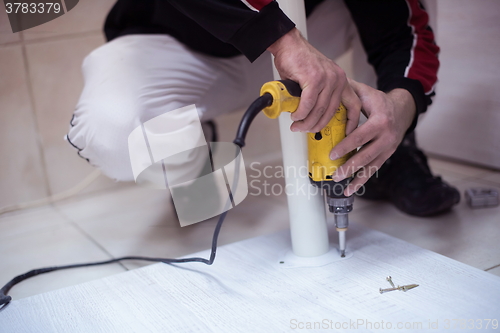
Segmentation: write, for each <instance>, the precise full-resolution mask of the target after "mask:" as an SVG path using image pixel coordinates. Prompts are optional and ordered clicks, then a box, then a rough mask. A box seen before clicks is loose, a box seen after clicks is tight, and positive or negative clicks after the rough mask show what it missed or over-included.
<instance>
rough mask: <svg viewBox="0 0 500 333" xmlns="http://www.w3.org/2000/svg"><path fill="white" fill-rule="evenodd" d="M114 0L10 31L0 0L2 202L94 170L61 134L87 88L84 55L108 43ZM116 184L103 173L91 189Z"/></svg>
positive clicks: (59, 187) (87, 0)
mask: <svg viewBox="0 0 500 333" xmlns="http://www.w3.org/2000/svg"><path fill="white" fill-rule="evenodd" d="M113 3H114V0H81V1H80V2H79V4H78V5H77V7H75V8H74V9H73V10H71V11H70V12H68V13H66V14H65V15H63V16H61V17H59V18H57V19H55V20H53V21H51V22H48V23H46V24H43V25H41V26H38V27H35V28H32V29H29V30H27V31H24V32H20V33H15V34H14V33H12V31H11V29H10V26H9V22H8V18H7V15H6V13H5V11H4V10H3V5H2V6H0V7H1V10H0V207H3V206H7V205H11V204H15V203H19V202H25V201H29V200H34V199H38V198H41V197H45V196H47V195H50V194H54V193H59V192H61V191H64V190H66V189H68V188H70V187H72V186H74V185H76V184H77V183H79V182H80V181H81V180H82V179H83V178H85V177H86V176H87V175H88V174H90V173H91V172H92V171H93V168H92V167H91V166H89V165H88V164H87V163H86V161H84V160H82V159H81V158H79V157H78V156H77V155H76V154H75V151H74V149H72V148H71V147H70V146H69V145H68V144H67V142H65V141H64V140H63V137H64V135H65V134H66V132H67V130H68V123H69V121H70V119H71V115H72V111H73V109H74V107H75V105H76V102H77V99H78V97H79V94H80V92H81V89H82V85H83V81H82V75H81V71H80V66H81V63H82V60H83V58H84V57H85V56H86V55H87V54H88V53H89V52H90V51H92V50H93V49H95V48H96V47H98V46H99V45H101V44H102V43H103V42H104V38H103V35H102V32H101V30H102V29H101V27H102V24H103V22H104V17H105V16H106V14H107V12H108V11H109V9H110V8H111V6H112V5H113ZM110 186H114V184H113V182H112V181H111V180H108V179H106V178H104V177H101V178H100V179H98V181H96V182H95V183H94V184H92V185H91V187H90V188H89V189H87V191H92V190H96V189H102V188H107V187H110Z"/></svg>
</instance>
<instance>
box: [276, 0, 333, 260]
mask: <svg viewBox="0 0 500 333" xmlns="http://www.w3.org/2000/svg"><path fill="white" fill-rule="evenodd" d="M278 3H279V5H280V7H281V9H282V10H283V11H284V12H285V14H286V15H287V16H288V17H289V18H290V19H291V20H292V21H293V22H294V23H295V25H296V27H297V29H299V30H300V32H301V33H302V35H303V36H304V37H305V38H307V27H306V12H305V7H304V1H303V0H278ZM273 71H274V79H275V80H280V76H279V74H278V72H277V70H276V68H275V67H274V66H273ZM291 124H292V120H291V119H290V114H289V113H287V112H284V113H282V114H281V116H280V117H279V127H280V137H281V149H282V150H283V164H284V167H285V170H286V171H287V172H286V173H285V182H286V189H287V197H288V211H289V213H290V232H291V237H292V249H293V253H294V254H295V255H297V256H301V257H315V256H320V255H322V254H325V253H326V252H328V250H329V242H328V231H327V225H326V212H325V203H324V199H323V194H322V192H323V191H320V190H318V189H317V188H316V187H314V186H313V185H311V183H310V181H309V177H308V171H307V134H305V133H294V132H292V131H290V125H291Z"/></svg>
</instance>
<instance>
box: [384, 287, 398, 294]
mask: <svg viewBox="0 0 500 333" xmlns="http://www.w3.org/2000/svg"><path fill="white" fill-rule="evenodd" d="M394 290H400V289H399V286H398V287H394V288H387V289H382V288H380V289H379V292H380V293H381V294H383V293H386V292H388V291H394Z"/></svg>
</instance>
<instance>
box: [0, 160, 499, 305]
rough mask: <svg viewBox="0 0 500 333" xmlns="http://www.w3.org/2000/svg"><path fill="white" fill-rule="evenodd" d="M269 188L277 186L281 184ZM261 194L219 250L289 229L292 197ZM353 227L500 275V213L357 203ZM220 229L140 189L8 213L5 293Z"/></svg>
mask: <svg viewBox="0 0 500 333" xmlns="http://www.w3.org/2000/svg"><path fill="white" fill-rule="evenodd" d="M248 162H249V161H247V164H248ZM430 164H431V167H432V168H433V170H434V171H435V173H436V174H440V175H442V176H443V178H444V179H445V180H447V181H448V182H450V183H451V184H453V185H455V186H457V187H458V188H459V189H460V191H461V192H462V194H463V191H464V190H465V189H466V188H469V187H496V188H497V189H500V172H494V171H489V170H486V169H480V168H475V167H471V166H465V165H460V164H455V163H451V162H446V161H442V160H438V159H431V161H430ZM271 165H279V161H275V162H274V163H272V164H271ZM262 167H263V166H261V168H262ZM252 172H253V174H252ZM247 175H248V176H249V178H250V179H259V180H262V176H261V178H257V177H256V176H257V171H254V170H250V171H247ZM252 176H253V177H252ZM268 181H269V183H270V185H272V184H274V183H276V182H280V181H282V180H281V179H268ZM256 194H258V193H257V190H255V188H254V189H252V188H250V189H249V196H248V197H247V199H245V201H244V202H243V203H242V204H241V205H239V206H237V207H236V208H235V209H233V210H231V211H230V212H229V214H228V217H227V219H226V222H225V225H224V227H223V228H222V232H221V235H220V243H219V244H227V243H231V242H235V241H238V240H242V239H246V238H250V237H255V236H258V235H263V234H268V233H272V232H275V231H278V230H282V229H285V228H287V227H288V222H287V220H288V211H287V207H286V198H285V196H284V195H281V196H266V195H264V193H261V194H260V195H256ZM351 221H353V223H360V224H363V225H366V226H369V227H371V228H374V229H377V230H380V231H382V232H385V233H387V234H389V235H392V236H395V237H398V238H401V239H404V240H406V241H408V242H410V243H413V244H416V245H418V246H421V247H424V248H427V249H430V250H432V251H435V252H438V253H441V254H443V255H445V256H448V257H450V258H453V259H456V260H458V261H461V262H464V263H466V264H469V265H471V266H474V267H477V268H479V269H482V270H486V271H488V272H490V273H492V274H495V275H498V276H500V242H498V239H500V207H496V208H486V209H477V210H471V209H470V208H469V207H468V206H467V205H466V203H465V201H464V200H462V202H461V203H460V204H459V205H458V206H457V207H455V209H454V210H453V211H452V212H450V213H448V214H446V215H442V216H438V217H435V218H425V219H424V218H415V217H410V216H407V215H405V214H403V213H401V212H399V211H397V210H396V209H395V208H394V207H392V206H391V205H389V204H385V203H376V202H369V201H364V200H361V199H357V202H356V203H355V210H354V212H353V213H352V214H351ZM215 223H216V220H215V219H211V220H208V221H205V222H202V223H198V224H195V225H191V226H188V227H184V228H181V227H180V226H179V224H178V222H177V220H176V217H175V214H174V211H173V209H172V206H171V203H170V199H169V195H168V194H167V193H166V192H162V191H157V190H149V189H145V188H140V187H137V186H135V185H133V184H130V185H129V186H120V187H117V188H114V189H112V190H105V191H101V192H98V193H94V194H86V195H81V196H79V197H75V198H73V199H70V200H67V201H64V202H61V203H58V204H56V205H53V206H47V207H42V208H36V209H31V210H25V211H20V212H13V213H9V214H4V215H2V216H0V262H1V267H2V269H1V270H0V285H3V284H4V283H6V282H7V281H8V280H10V279H11V278H12V277H14V276H15V275H18V274H21V273H24V272H26V271H28V270H30V269H33V268H38V267H45V266H50V265H63V264H69V263H78V262H87V261H97V260H105V259H108V258H112V257H117V256H124V255H144V256H156V257H177V256H181V255H187V254H189V253H193V252H196V251H199V250H202V249H206V248H209V246H210V242H211V238H212V232H213V228H214V225H215ZM142 265H145V263H143V262H130V261H129V262H123V263H120V264H113V265H106V266H99V267H89V268H82V269H74V270H67V271H60V272H54V273H49V274H46V275H44V276H39V277H36V278H32V279H30V280H27V281H25V282H23V283H21V284H20V285H18V286H16V287H14V288H13V289H12V291H11V293H10V294H11V295H12V296H13V298H15V299H19V298H22V297H27V296H30V295H34V294H38V293H42V292H46V291H49V290H54V289H58V288H62V287H65V286H70V285H74V284H78V283H82V282H84V281H89V280H93V279H97V278H101V277H104V276H108V275H112V274H116V273H119V272H123V271H126V270H129V269H134V268H137V267H140V266H142Z"/></svg>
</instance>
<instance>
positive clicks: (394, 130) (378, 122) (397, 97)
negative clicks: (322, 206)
mask: <svg viewBox="0 0 500 333" xmlns="http://www.w3.org/2000/svg"><path fill="white" fill-rule="evenodd" d="M349 84H350V85H351V86H352V88H353V89H354V91H355V92H356V94H357V95H358V96H359V98H360V99H361V103H362V108H363V113H364V114H365V115H366V117H367V118H368V120H367V121H366V122H365V123H364V124H363V125H361V126H359V127H358V128H356V129H355V130H354V131H353V132H352V133H350V134H349V135H348V136H347V137H345V138H344V140H342V141H341V142H340V143H339V144H338V145H337V146H335V148H333V149H332V151H331V153H330V158H331V159H332V160H335V159H337V158H339V157H341V156H344V155H345V154H347V153H348V152H350V151H353V150H354V149H356V148H358V147H361V146H363V147H362V148H361V149H360V150H359V151H358V153H357V154H356V155H354V156H353V157H351V158H350V159H349V160H348V161H347V162H346V163H345V164H344V165H342V166H341V167H340V168H339V169H337V171H336V172H335V174H334V176H333V180H334V181H340V180H342V179H345V178H347V177H349V176H350V175H351V174H353V173H354V172H356V171H358V170H360V169H362V168H364V170H363V171H364V172H358V174H357V175H356V177H355V179H354V180H353V181H352V182H351V183H350V184H349V186H348V187H347V188H346V190H345V192H344V194H345V195H347V196H349V195H351V194H353V193H354V192H355V191H357V190H358V189H359V188H360V187H361V186H362V185H363V184H364V183H366V182H367V181H368V179H369V178H370V177H371V176H372V175H373V174H374V173H376V172H377V170H378V169H379V168H380V167H381V166H382V164H383V163H384V162H385V161H386V160H387V159H388V158H389V157H390V156H391V155H392V154H393V153H394V152H395V151H396V148H397V147H398V145H399V143H401V141H402V140H403V137H404V135H405V133H406V131H407V129H408V128H409V127H410V125H411V123H412V121H413V119H414V117H415V112H416V106H415V101H414V100H413V97H412V95H411V94H410V93H409V92H408V91H407V90H405V89H394V90H392V91H390V92H389V93H384V92H382V91H380V90H376V89H374V88H371V87H370V86H367V85H365V84H362V83H359V82H356V81H354V80H351V79H349Z"/></svg>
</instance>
